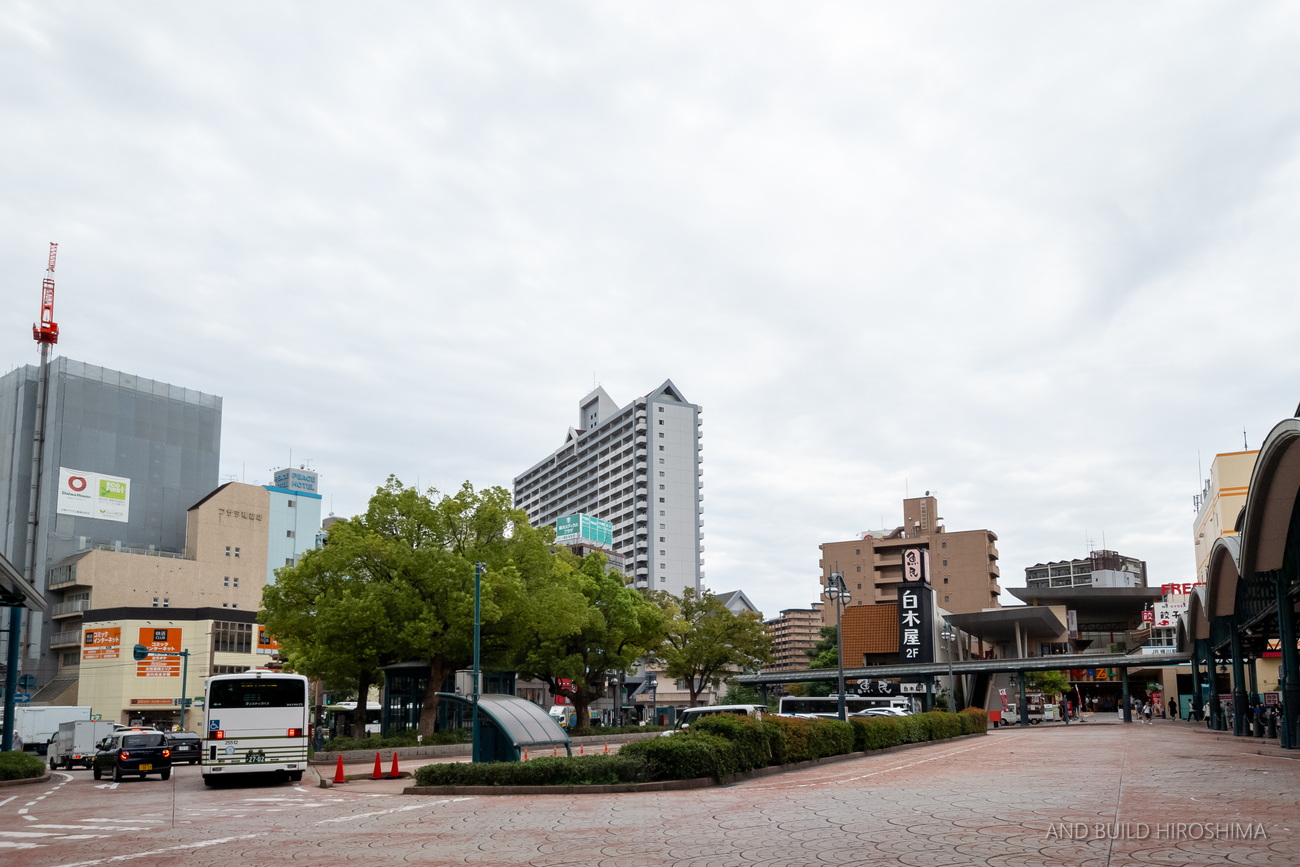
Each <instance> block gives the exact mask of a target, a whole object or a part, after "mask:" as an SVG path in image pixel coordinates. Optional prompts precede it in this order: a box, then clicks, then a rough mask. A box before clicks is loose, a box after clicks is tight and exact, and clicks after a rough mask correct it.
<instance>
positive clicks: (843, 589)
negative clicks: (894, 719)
mask: <svg viewBox="0 0 1300 867" xmlns="http://www.w3.org/2000/svg"><path fill="white" fill-rule="evenodd" d="M826 595H827V596H829V597H831V598H832V599H834V600H835V613H836V618H835V623H836V626H835V667H836V679H835V682H836V684H837V685H838V688H839V697H840V700H839V714H840V719H841V720H843V721H847V719H846V718H847V715H848V714H847V711H848V707H847V701H846V699H845V696H844V603H845V602H847V601H848V599H849V588H848V585H847V584H845V583H844V576H843V575H841V574H840V573H839V572H832V573H831V574H830V575H828V576H827V577H826Z"/></svg>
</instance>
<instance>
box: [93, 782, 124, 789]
mask: <svg viewBox="0 0 1300 867" xmlns="http://www.w3.org/2000/svg"><path fill="white" fill-rule="evenodd" d="M119 785H120V783H100V784H99V785H98V786H96V787H95V788H96V789H116V788H117V787H118V786H119Z"/></svg>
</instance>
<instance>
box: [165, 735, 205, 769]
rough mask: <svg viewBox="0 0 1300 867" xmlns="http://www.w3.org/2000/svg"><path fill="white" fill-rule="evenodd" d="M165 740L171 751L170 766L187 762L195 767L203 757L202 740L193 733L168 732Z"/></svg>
mask: <svg viewBox="0 0 1300 867" xmlns="http://www.w3.org/2000/svg"><path fill="white" fill-rule="evenodd" d="M166 738H167V746H169V747H171V751H172V764H176V763H178V762H189V763H190V764H191V765H195V764H198V761H199V759H201V758H202V757H203V739H202V738H200V737H199V736H198V735H196V734H194V732H168V733H167V735H166Z"/></svg>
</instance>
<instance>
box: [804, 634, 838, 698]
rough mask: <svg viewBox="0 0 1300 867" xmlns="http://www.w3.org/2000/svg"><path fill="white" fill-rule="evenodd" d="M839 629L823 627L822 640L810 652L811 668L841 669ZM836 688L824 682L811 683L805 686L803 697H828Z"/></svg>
mask: <svg viewBox="0 0 1300 867" xmlns="http://www.w3.org/2000/svg"><path fill="white" fill-rule="evenodd" d="M839 634H840V632H839V629H838V628H837V627H834V626H823V627H822V629H821V636H822V637H821V639H820V640H818V642H817V643H816V644H814V645H813V646H812V649H811V650H809V651H808V667H809V668H838V667H839V659H840V656H839V653H840V651H839ZM833 689H834V687H832V685H831V684H830V683H829V682H828V681H824V680H814V681H809V682H808V683H806V684H804V690H803V693H802V694H803V695H806V696H809V697H813V696H828V695H830V694H831V692H832V691H833Z"/></svg>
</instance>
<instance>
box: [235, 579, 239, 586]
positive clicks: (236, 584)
mask: <svg viewBox="0 0 1300 867" xmlns="http://www.w3.org/2000/svg"><path fill="white" fill-rule="evenodd" d="M235 586H236V587H238V586H239V578H238V577H236V578H235Z"/></svg>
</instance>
